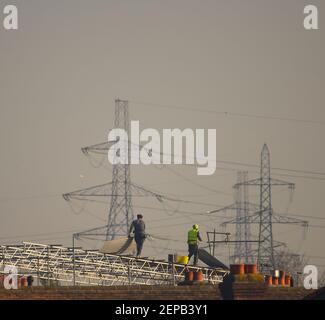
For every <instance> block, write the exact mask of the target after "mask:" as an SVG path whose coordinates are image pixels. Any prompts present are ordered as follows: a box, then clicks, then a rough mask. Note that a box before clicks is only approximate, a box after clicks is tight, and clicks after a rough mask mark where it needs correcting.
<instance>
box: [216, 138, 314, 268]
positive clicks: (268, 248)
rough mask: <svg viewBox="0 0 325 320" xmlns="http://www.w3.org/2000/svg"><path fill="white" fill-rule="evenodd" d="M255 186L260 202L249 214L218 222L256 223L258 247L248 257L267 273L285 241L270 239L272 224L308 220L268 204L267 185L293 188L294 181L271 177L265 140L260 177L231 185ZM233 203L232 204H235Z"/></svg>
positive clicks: (273, 265)
mask: <svg viewBox="0 0 325 320" xmlns="http://www.w3.org/2000/svg"><path fill="white" fill-rule="evenodd" d="M244 185H245V186H257V187H259V188H260V204H259V208H258V211H257V212H254V213H253V214H250V215H249V216H244V217H238V216H236V217H235V218H234V219H231V220H229V221H225V222H223V223H222V224H221V226H225V225H228V224H236V226H237V225H238V224H241V223H247V224H253V223H254V224H258V225H259V240H258V241H257V242H258V249H257V250H252V251H251V253H250V256H251V259H255V257H256V256H257V264H258V268H259V271H260V272H262V273H269V272H271V271H272V270H275V269H276V268H277V262H276V258H277V255H278V251H277V248H278V247H283V246H285V243H281V242H277V241H274V239H273V230H272V228H273V224H275V223H277V224H295V225H301V226H303V227H307V226H308V222H307V221H304V220H300V219H296V218H292V217H288V216H285V215H284V216H283V215H279V214H275V213H274V212H273V208H272V201H271V200H272V199H271V188H272V186H287V187H289V189H294V186H295V185H294V184H293V183H290V182H287V181H283V180H279V179H273V178H271V166H270V151H269V149H268V147H267V145H266V144H264V145H263V148H262V152H261V167H260V177H259V178H257V179H253V180H249V181H245V182H239V183H237V184H236V185H235V186H234V188H239V187H241V186H244ZM233 206H234V205H231V206H229V207H225V208H223V209H229V208H230V209H231V208H233ZM235 207H236V206H235ZM223 209H218V210H214V211H211V212H218V211H221V210H223Z"/></svg>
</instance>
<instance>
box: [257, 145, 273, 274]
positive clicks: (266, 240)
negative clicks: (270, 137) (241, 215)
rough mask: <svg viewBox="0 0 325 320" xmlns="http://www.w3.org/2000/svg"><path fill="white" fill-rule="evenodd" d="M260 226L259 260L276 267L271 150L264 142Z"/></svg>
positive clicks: (261, 171)
mask: <svg viewBox="0 0 325 320" xmlns="http://www.w3.org/2000/svg"><path fill="white" fill-rule="evenodd" d="M260 176H261V178H260V179H261V181H260V226H259V246H258V256H257V261H258V264H259V266H260V267H261V266H262V268H263V267H264V266H271V267H272V268H273V269H275V261H274V246H273V232H272V202H271V169H270V151H269V149H268V147H267V145H266V144H264V146H263V149H262V153H261V169H260Z"/></svg>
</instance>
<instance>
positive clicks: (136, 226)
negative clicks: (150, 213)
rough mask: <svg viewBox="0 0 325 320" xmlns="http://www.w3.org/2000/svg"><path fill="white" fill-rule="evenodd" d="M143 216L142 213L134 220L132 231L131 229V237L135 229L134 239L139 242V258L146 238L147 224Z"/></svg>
mask: <svg viewBox="0 0 325 320" xmlns="http://www.w3.org/2000/svg"><path fill="white" fill-rule="evenodd" d="M142 219H143V216H142V214H138V215H137V220H134V221H133V222H132V224H131V227H130V231H129V237H131V232H132V231H133V230H134V240H135V243H136V244H137V258H139V257H140V255H141V251H142V247H143V243H144V240H145V239H146V233H145V229H146V225H145V223H144V221H143V220H142Z"/></svg>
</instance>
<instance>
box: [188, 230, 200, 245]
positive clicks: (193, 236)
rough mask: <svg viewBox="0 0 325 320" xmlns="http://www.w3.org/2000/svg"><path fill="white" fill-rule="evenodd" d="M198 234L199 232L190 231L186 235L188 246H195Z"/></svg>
mask: <svg viewBox="0 0 325 320" xmlns="http://www.w3.org/2000/svg"><path fill="white" fill-rule="evenodd" d="M198 232H199V230H196V229H191V230H190V231H189V232H188V233H187V243H188V244H197V234H198Z"/></svg>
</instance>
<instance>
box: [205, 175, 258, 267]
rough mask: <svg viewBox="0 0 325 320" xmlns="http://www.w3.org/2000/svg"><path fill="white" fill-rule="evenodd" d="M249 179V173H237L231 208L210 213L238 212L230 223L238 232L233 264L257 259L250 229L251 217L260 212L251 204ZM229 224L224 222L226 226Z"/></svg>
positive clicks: (255, 205)
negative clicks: (253, 249) (253, 251)
mask: <svg viewBox="0 0 325 320" xmlns="http://www.w3.org/2000/svg"><path fill="white" fill-rule="evenodd" d="M247 179H248V172H247V171H238V172H237V183H236V184H235V185H234V189H235V193H234V198H235V202H234V203H233V204H231V205H229V206H226V207H223V208H221V209H216V210H213V211H210V213H216V212H221V211H226V210H233V211H235V212H236V217H235V219H233V220H231V221H230V222H229V223H232V224H235V226H236V232H235V238H234V240H233V241H234V243H235V247H234V253H233V255H232V256H231V261H232V262H233V263H253V262H254V261H255V260H256V259H255V257H254V255H253V253H252V243H253V242H256V241H253V240H252V239H251V228H250V215H251V214H252V213H254V212H256V211H258V209H259V206H258V205H257V204H253V203H251V202H249V192H248V186H247V184H246V182H247ZM227 224H228V222H224V223H223V225H224V226H226V225H227Z"/></svg>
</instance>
